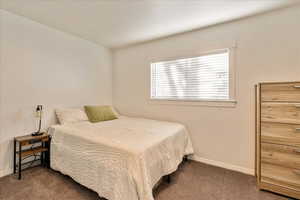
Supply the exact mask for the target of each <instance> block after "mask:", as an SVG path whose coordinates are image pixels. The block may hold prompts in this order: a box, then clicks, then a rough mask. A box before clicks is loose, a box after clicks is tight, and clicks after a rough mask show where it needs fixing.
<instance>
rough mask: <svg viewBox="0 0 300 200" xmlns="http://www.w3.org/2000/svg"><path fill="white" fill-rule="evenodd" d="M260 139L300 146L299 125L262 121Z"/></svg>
mask: <svg viewBox="0 0 300 200" xmlns="http://www.w3.org/2000/svg"><path fill="white" fill-rule="evenodd" d="M261 141H262V142H267V143H275V144H283V145H292V146H297V147H300V125H298V124H281V123H273V122H262V123H261Z"/></svg>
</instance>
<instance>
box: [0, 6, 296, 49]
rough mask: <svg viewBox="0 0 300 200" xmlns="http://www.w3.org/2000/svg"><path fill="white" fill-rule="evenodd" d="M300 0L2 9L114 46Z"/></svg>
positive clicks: (219, 21) (16, 7) (194, 27)
mask: <svg viewBox="0 0 300 200" xmlns="http://www.w3.org/2000/svg"><path fill="white" fill-rule="evenodd" d="M298 2H299V0H0V7H1V8H2V9H5V10H7V11H10V12H13V13H15V14H17V15H22V16H25V17H27V18H30V19H32V20H34V21H37V22H39V23H42V24H45V25H47V26H49V27H53V28H56V29H59V30H61V31H64V32H67V33H71V34H74V35H77V36H80V37H82V38H84V39H87V40H90V41H93V42H96V43H98V44H101V45H104V46H106V47H109V48H118V47H122V46H126V45H130V44H134V43H138V42H144V41H147V40H153V39H157V38H161V37H165V36H169V35H173V34H178V33H181V32H186V31H190V30H194V29H198V28H203V27H205V26H209V25H213V24H217V23H222V22H226V21H231V20H234V19H238V18H241V17H245V16H251V15H255V14H258V13H262V12H266V11H269V10H273V9H277V8H281V7H286V6H291V5H292V4H295V3H298Z"/></svg>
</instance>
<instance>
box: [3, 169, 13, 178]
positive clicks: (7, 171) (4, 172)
mask: <svg viewBox="0 0 300 200" xmlns="http://www.w3.org/2000/svg"><path fill="white" fill-rule="evenodd" d="M10 174H12V171H11V169H4V170H0V178H1V177H3V176H7V175H10Z"/></svg>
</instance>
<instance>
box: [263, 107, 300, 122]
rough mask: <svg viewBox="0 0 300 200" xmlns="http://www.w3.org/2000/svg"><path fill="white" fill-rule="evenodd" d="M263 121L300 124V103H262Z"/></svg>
mask: <svg viewBox="0 0 300 200" xmlns="http://www.w3.org/2000/svg"><path fill="white" fill-rule="evenodd" d="M261 121H262V122H279V123H288V124H300V103H262V104H261Z"/></svg>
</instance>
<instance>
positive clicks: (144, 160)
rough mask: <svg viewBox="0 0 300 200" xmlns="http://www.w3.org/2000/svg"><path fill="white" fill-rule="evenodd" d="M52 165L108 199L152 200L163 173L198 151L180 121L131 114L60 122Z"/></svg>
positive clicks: (54, 132) (54, 130) (54, 128)
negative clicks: (165, 120)
mask: <svg viewBox="0 0 300 200" xmlns="http://www.w3.org/2000/svg"><path fill="white" fill-rule="evenodd" d="M49 132H50V133H51V134H52V143H51V167H52V168H53V169H54V170H58V171H60V172H61V173H63V174H66V175H69V176H71V177H72V178H73V179H74V180H76V181H77V182H79V183H80V184H82V185H84V186H86V187H88V188H90V189H92V190H94V191H96V192H97V193H98V194H99V196H102V197H105V198H107V199H108V200H153V199H154V198H153V195H152V189H153V187H154V185H155V184H156V183H157V182H158V181H159V179H160V178H161V177H162V176H164V175H167V174H170V173H172V172H174V171H176V169H177V167H178V165H179V164H180V162H181V161H182V158H183V156H184V155H189V154H192V153H193V148H192V144H191V141H190V138H189V135H188V133H187V130H186V129H185V127H184V126H183V125H181V124H177V123H170V122H162V121H155V120H147V119H140V118H129V117H123V116H121V117H120V118H119V119H116V120H112V121H105V122H99V123H90V122H87V121H86V122H79V123H75V124H69V125H55V126H52V127H51V128H50V130H49Z"/></svg>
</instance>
